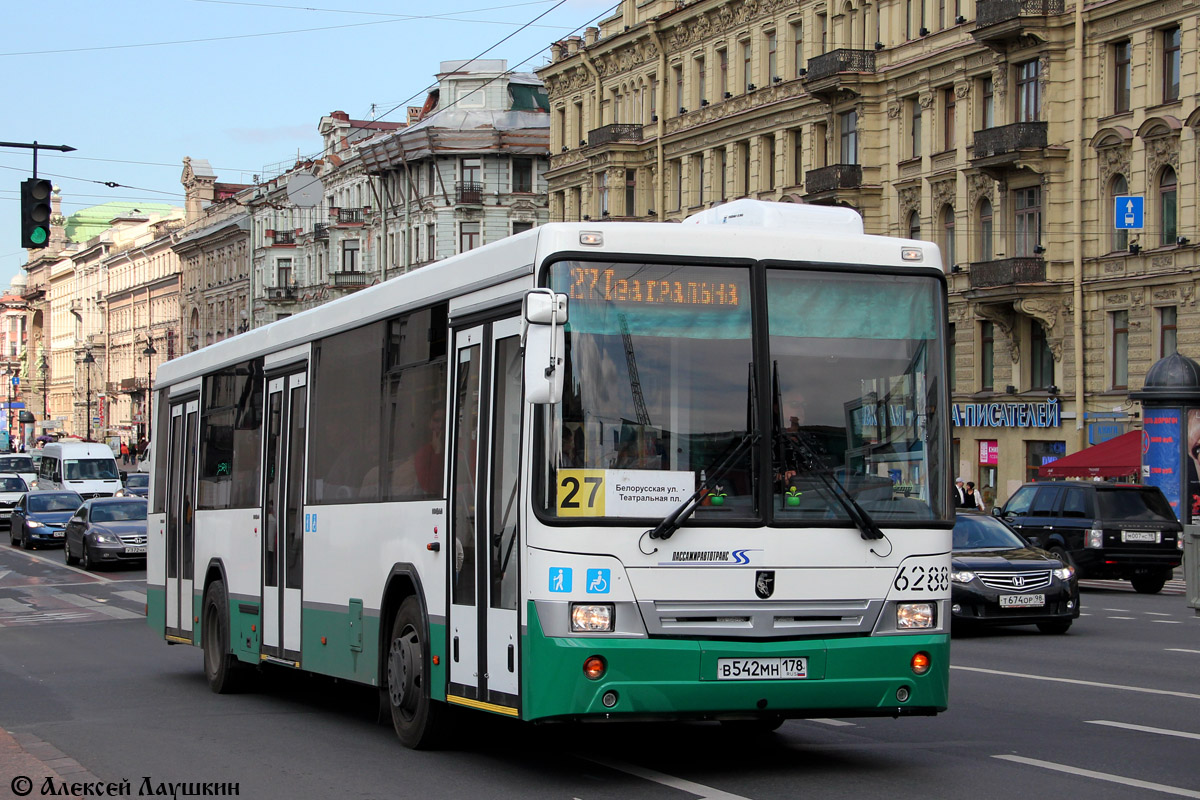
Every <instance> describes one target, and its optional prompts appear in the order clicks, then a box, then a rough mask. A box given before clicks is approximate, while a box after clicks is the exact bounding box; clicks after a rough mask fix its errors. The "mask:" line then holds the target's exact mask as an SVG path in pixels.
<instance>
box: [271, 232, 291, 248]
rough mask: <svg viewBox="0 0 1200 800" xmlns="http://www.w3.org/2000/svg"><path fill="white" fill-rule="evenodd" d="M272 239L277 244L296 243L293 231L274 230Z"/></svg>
mask: <svg viewBox="0 0 1200 800" xmlns="http://www.w3.org/2000/svg"><path fill="white" fill-rule="evenodd" d="M273 241H274V242H275V244H277V245H293V244H295V243H296V232H295V231H275V236H274V239H273Z"/></svg>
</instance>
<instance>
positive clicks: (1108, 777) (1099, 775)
mask: <svg viewBox="0 0 1200 800" xmlns="http://www.w3.org/2000/svg"><path fill="white" fill-rule="evenodd" d="M992 758H999V759H1000V760H1002V761H1015V762H1016V763H1018V764H1028V765H1029V766H1031V767H1042V768H1043V769H1052V770H1055V771H1057V772H1066V773H1067V774H1069V775H1079V776H1082V777H1084V778H1095V779H1096V780H1098V781H1108V782H1109V783H1119V784H1122V785H1124V786H1134V787H1136V788H1138V789H1152V790H1154V791H1156V792H1163V793H1165V794H1173V795H1176V796H1177V797H1193V798H1200V792H1197V791H1193V790H1192V789H1180V788H1179V787H1177V786H1167V785H1166V784H1165V783H1151V782H1150V781H1139V780H1138V779H1137V778H1126V777H1123V776H1121V775H1112V774H1110V773H1107V772H1096V771H1095V770H1090V769H1080V768H1079V767H1069V766H1067V765H1066V764H1055V763H1054V762H1053V761H1040V760H1038V759H1036V758H1025V757H1023V756H992Z"/></svg>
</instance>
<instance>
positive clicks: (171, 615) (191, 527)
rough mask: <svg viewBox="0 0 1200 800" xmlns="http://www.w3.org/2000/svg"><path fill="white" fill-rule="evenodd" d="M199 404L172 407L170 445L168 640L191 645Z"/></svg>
mask: <svg viewBox="0 0 1200 800" xmlns="http://www.w3.org/2000/svg"><path fill="white" fill-rule="evenodd" d="M199 411H200V401H199V400H198V399H196V398H194V397H193V398H192V399H190V400H181V401H179V402H177V403H174V404H172V405H171V423H170V424H171V427H170V430H169V432H168V436H169V437H170V438H169V439H168V441H167V448H168V450H167V459H168V462H167V463H168V465H169V468H168V469H167V487H166V491H167V541H166V545H167V546H166V551H167V625H166V637H167V638H168V639H170V640H173V641H182V642H189V643H190V642H191V641H192V617H193V616H194V615H193V613H192V584H193V571H194V558H195V532H196V527H195V515H196V459H197V458H198V453H197V449H196V438H197V434H198V431H199V420H200V414H199Z"/></svg>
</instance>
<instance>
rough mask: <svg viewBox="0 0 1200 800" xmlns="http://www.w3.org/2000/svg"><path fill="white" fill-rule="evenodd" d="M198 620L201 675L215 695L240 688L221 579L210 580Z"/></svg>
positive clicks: (241, 668)
mask: <svg viewBox="0 0 1200 800" xmlns="http://www.w3.org/2000/svg"><path fill="white" fill-rule="evenodd" d="M86 553H87V550H86V548H85V550H84V554H85V555H86ZM201 619H202V620H203V621H204V622H203V627H202V628H201V629H200V636H201V641H202V642H203V644H204V677H205V678H207V679H208V688H210V689H212V690H213V691H214V692H216V693H217V694H232V693H234V692H239V691H241V690H242V689H243V688H244V686H245V683H246V667H245V665H243V664H242V663H241V662H239V661H238V660H237V657H236V656H235V655H233V654H232V653H230V652H229V648H228V642H229V598H228V597H227V596H226V595H225V582H224V581H213V582H212V583H210V584H209V585H208V589H207V591H205V592H204V614H203V616H202V617H201Z"/></svg>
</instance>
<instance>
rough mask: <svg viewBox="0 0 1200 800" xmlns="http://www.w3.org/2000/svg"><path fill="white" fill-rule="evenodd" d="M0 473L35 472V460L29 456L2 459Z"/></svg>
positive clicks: (0, 459) (4, 457) (0, 460)
mask: <svg viewBox="0 0 1200 800" xmlns="http://www.w3.org/2000/svg"><path fill="white" fill-rule="evenodd" d="M0 472H33V459H32V458H29V457H28V456H3V457H0Z"/></svg>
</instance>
